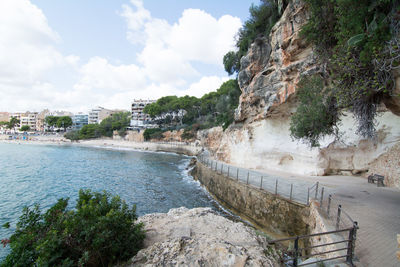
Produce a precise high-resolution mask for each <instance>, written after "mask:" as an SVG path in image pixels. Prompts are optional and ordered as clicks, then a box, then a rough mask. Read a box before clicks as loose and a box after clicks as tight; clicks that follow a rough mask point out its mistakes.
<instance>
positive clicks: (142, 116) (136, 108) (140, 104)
mask: <svg viewBox="0 0 400 267" xmlns="http://www.w3.org/2000/svg"><path fill="white" fill-rule="evenodd" d="M154 102H156V100H142V99H135V100H133V102H132V107H131V111H132V117H131V127H144V128H145V127H147V126H148V125H149V124H150V123H151V122H152V120H151V117H150V115H148V114H146V113H144V112H143V109H144V107H145V106H147V105H148V104H151V103H154Z"/></svg>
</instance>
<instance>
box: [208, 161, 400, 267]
mask: <svg viewBox="0 0 400 267" xmlns="http://www.w3.org/2000/svg"><path fill="white" fill-rule="evenodd" d="M202 160H203V161H204V162H205V163H206V164H208V166H210V167H211V166H212V168H213V169H215V168H216V169H217V170H218V172H221V167H222V172H223V173H224V174H225V175H227V174H228V167H229V176H231V177H232V178H233V179H238V180H240V181H241V182H244V183H247V181H248V183H249V184H252V185H254V186H257V187H262V188H263V189H265V190H267V191H269V192H271V193H275V190H276V181H278V187H277V188H278V194H279V195H281V196H284V197H286V198H289V197H290V191H291V188H293V189H292V194H291V195H292V199H293V200H295V201H297V202H300V203H307V195H308V190H307V188H309V187H312V186H313V185H315V183H316V182H317V181H318V182H319V188H320V189H321V188H322V187H324V195H325V196H327V195H328V194H332V195H333V199H334V203H340V204H341V205H342V208H343V210H345V211H346V212H347V213H348V214H349V215H350V216H351V217H352V219H353V220H354V221H357V222H358V224H359V227H360V229H359V231H358V240H357V243H356V256H357V257H359V260H360V263H361V265H362V266H378V267H392V266H393V267H400V262H399V261H398V260H397V258H396V251H397V250H398V248H397V239H396V235H397V234H400V190H398V189H394V188H387V187H377V186H376V184H368V182H367V179H365V178H360V177H354V176H293V175H290V174H282V173H279V174H277V173H276V172H272V171H268V170H250V169H245V168H240V167H239V168H238V167H236V166H233V165H229V164H226V163H223V162H220V161H215V160H211V159H210V158H209V157H207V155H204V157H203V158H202ZM271 173H274V174H271ZM247 177H249V178H248V179H247ZM261 177H262V178H261ZM261 180H262V185H261ZM292 185H293V186H292ZM314 188H315V187H314ZM319 192H320V191H319ZM314 194H315V189H314V190H311V192H310V195H311V196H314ZM319 194H320V193H319ZM319 196H320V195H319Z"/></svg>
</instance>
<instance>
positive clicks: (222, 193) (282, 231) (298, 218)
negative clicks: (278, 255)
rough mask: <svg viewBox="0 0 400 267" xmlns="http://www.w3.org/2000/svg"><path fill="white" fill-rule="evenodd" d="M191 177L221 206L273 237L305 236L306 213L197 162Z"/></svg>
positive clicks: (307, 215)
mask: <svg viewBox="0 0 400 267" xmlns="http://www.w3.org/2000/svg"><path fill="white" fill-rule="evenodd" d="M193 176H194V177H195V178H196V179H198V180H199V181H200V182H201V183H202V184H203V185H204V186H205V187H206V188H207V190H208V191H209V192H210V193H211V194H212V195H213V196H214V197H215V198H216V199H217V200H218V201H219V202H220V203H221V204H222V205H224V206H226V207H227V208H228V209H230V210H232V211H233V212H235V213H236V214H237V215H239V216H241V217H243V218H245V219H247V220H249V221H250V222H252V223H253V224H255V225H256V226H257V227H258V228H260V229H261V230H263V231H265V232H268V233H275V234H276V235H277V236H294V235H304V234H308V233H309V231H310V229H309V225H310V223H309V220H310V209H309V207H308V206H306V205H302V204H299V203H296V202H293V201H290V200H287V199H284V198H282V197H280V196H276V195H274V194H272V193H269V192H267V191H265V190H261V189H259V188H256V187H254V186H252V185H247V184H244V183H241V182H238V181H236V180H234V179H231V178H228V177H226V176H225V175H222V174H219V173H217V172H215V171H213V170H211V169H210V168H208V167H206V166H205V165H203V164H202V163H200V162H197V164H196V168H195V170H194V173H193Z"/></svg>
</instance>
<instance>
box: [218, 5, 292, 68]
mask: <svg viewBox="0 0 400 267" xmlns="http://www.w3.org/2000/svg"><path fill="white" fill-rule="evenodd" d="M278 2H282V1H277V0H274V1H273V0H263V1H261V3H260V5H258V6H257V5H254V4H253V5H251V7H250V9H249V12H250V18H249V19H248V20H247V21H245V22H244V24H243V26H242V28H240V30H239V32H238V33H237V37H236V38H237V39H236V47H237V49H238V50H237V51H230V52H228V53H227V54H226V55H225V56H224V58H223V63H224V67H225V70H226V72H228V74H229V75H232V74H233V73H235V72H239V70H240V59H241V58H242V57H243V56H245V55H246V53H247V51H248V49H249V47H250V45H251V44H252V43H253V42H254V40H255V39H256V38H257V37H260V36H268V35H269V33H270V31H271V29H272V27H273V26H274V25H275V23H276V22H277V21H278V19H279V17H280V14H279V10H278V5H277V4H278ZM283 6H284V3H282V4H281V7H283Z"/></svg>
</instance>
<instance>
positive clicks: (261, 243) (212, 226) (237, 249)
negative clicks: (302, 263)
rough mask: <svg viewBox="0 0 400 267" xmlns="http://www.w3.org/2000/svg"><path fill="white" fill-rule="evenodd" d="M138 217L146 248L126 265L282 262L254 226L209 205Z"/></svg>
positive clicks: (249, 264) (205, 264)
mask: <svg viewBox="0 0 400 267" xmlns="http://www.w3.org/2000/svg"><path fill="white" fill-rule="evenodd" d="M139 221H141V222H143V223H144V224H145V228H146V230H147V235H146V239H145V241H144V242H145V248H144V249H142V250H140V251H139V253H138V254H137V255H136V256H135V257H134V258H132V259H131V261H130V262H129V263H128V264H127V265H126V266H279V265H278V264H277V263H276V262H275V260H273V258H272V257H271V256H266V254H265V249H266V242H265V240H264V239H263V238H261V237H260V236H258V235H257V234H256V233H255V231H254V230H253V229H251V228H249V227H247V226H245V225H244V224H243V223H238V222H233V221H230V220H228V219H226V218H224V217H222V216H220V215H217V214H216V213H215V212H214V211H212V209H210V208H195V209H191V210H189V209H187V208H179V209H171V210H170V211H169V212H168V213H156V214H148V215H145V216H143V217H140V218H139Z"/></svg>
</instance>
